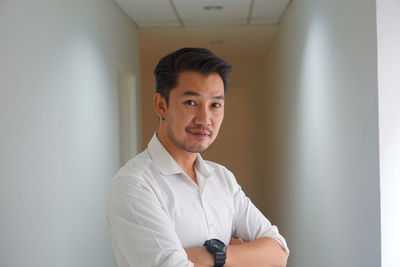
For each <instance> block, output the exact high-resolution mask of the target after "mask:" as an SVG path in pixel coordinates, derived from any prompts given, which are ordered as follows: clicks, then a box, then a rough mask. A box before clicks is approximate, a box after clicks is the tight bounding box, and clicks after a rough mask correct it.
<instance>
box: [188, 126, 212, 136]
mask: <svg viewBox="0 0 400 267" xmlns="http://www.w3.org/2000/svg"><path fill="white" fill-rule="evenodd" d="M186 131H200V132H206V133H207V134H209V135H212V134H213V131H212V130H211V128H209V127H207V126H193V127H186Z"/></svg>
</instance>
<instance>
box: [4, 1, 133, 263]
mask: <svg viewBox="0 0 400 267" xmlns="http://www.w3.org/2000/svg"><path fill="white" fill-rule="evenodd" d="M137 53H138V48H137V37H136V30H135V27H134V25H133V24H132V23H131V21H130V20H129V19H127V17H126V16H125V15H124V14H123V13H122V12H121V11H120V9H119V8H117V7H116V6H115V4H114V3H113V2H112V1H110V0H69V1H54V0H40V1H29V0H19V1H13V0H3V1H1V2H0V127H1V130H0V214H1V220H0V266H12V267H19V266H21V267H22V266H38V267H39V266H40V267H42V266H49V267H50V266H68V267H70V266H74V267H77V266H82V267H83V266H84V267H88V266H97V267H98V266H113V265H115V263H114V259H113V254H112V249H111V243H110V237H109V234H108V232H107V227H106V219H105V210H106V193H107V186H108V182H109V181H110V179H111V177H112V176H113V175H114V173H115V172H116V171H117V169H118V168H119V164H120V162H119V131H118V87H117V83H118V70H119V68H120V67H123V68H125V69H128V70H130V71H132V73H134V74H138V68H139V64H138V54H137ZM137 77H139V75H137Z"/></svg>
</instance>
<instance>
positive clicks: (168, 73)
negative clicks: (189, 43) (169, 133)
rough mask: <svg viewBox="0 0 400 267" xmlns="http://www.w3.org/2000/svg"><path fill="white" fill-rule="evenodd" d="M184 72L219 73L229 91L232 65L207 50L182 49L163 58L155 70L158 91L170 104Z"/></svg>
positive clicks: (225, 89) (225, 88)
mask: <svg viewBox="0 0 400 267" xmlns="http://www.w3.org/2000/svg"><path fill="white" fill-rule="evenodd" d="M183 71H197V72H200V73H202V74H204V75H206V76H207V75H208V74H211V73H218V74H219V76H220V77H221V79H222V81H223V82H224V92H225V93H226V92H227V90H228V78H229V76H230V74H231V72H232V65H231V64H229V63H228V62H226V61H225V60H224V59H222V58H220V57H217V56H216V55H215V54H214V53H212V52H211V51H210V50H208V49H205V48H190V47H187V48H181V49H179V50H177V51H175V52H172V53H170V54H168V55H166V56H165V57H163V58H161V59H160V61H159V62H158V64H157V66H156V67H155V69H154V72H153V73H154V75H155V78H156V91H157V93H160V94H161V95H162V96H163V97H164V98H165V100H166V102H167V104H168V98H169V92H170V91H171V89H172V88H174V87H176V86H177V80H178V75H179V73H180V72H183Z"/></svg>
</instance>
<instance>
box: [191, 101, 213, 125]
mask: <svg viewBox="0 0 400 267" xmlns="http://www.w3.org/2000/svg"><path fill="white" fill-rule="evenodd" d="M194 123H195V125H201V126H207V127H208V126H210V125H211V111H210V110H209V108H208V107H207V106H206V105H199V108H198V110H197V112H196V117H195V119H194Z"/></svg>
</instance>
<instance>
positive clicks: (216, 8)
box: [203, 5, 224, 10]
mask: <svg viewBox="0 0 400 267" xmlns="http://www.w3.org/2000/svg"><path fill="white" fill-rule="evenodd" d="M223 8H224V6H217V5H215V6H211V5H210V6H203V9H205V10H221V9H223Z"/></svg>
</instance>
